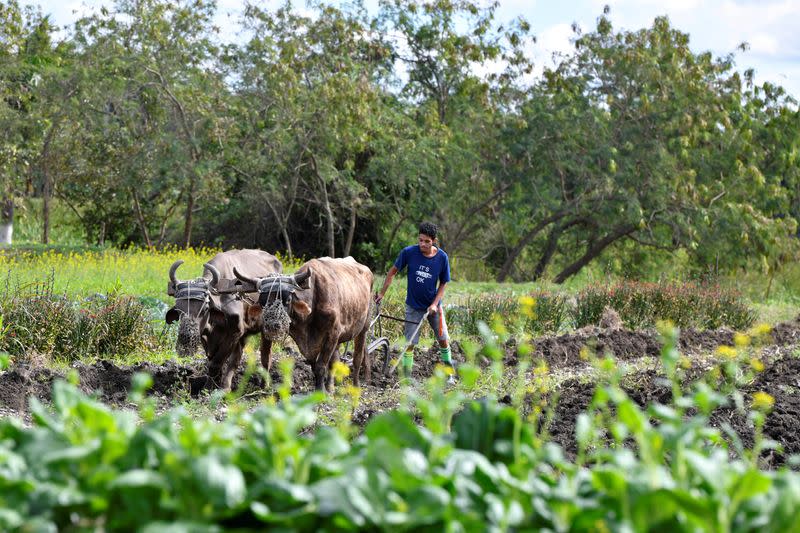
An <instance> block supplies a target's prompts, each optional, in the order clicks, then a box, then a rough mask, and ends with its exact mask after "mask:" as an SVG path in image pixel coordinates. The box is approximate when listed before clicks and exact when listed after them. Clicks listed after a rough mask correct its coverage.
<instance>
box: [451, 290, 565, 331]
mask: <svg viewBox="0 0 800 533" xmlns="http://www.w3.org/2000/svg"><path fill="white" fill-rule="evenodd" d="M528 298H532V299H533V302H534V303H533V305H532V306H530V309H529V312H528V313H527V314H521V311H520V297H519V296H514V295H507V294H497V293H495V294H492V293H489V294H470V295H469V296H467V297H466V298H465V299H462V300H461V303H460V304H456V305H449V306H448V307H447V309H446V313H445V316H446V318H447V323H448V324H453V325H454V326H455V327H457V328H459V331H460V332H461V333H462V334H464V335H468V336H472V337H477V336H478V335H479V334H480V323H481V322H483V323H491V322H492V321H493V318H494V317H495V316H500V317H511V316H520V317H521V319H520V322H519V323H518V326H519V327H520V328H521V330H522V332H525V333H529V334H533V335H543V334H552V333H556V332H558V331H559V329H560V328H561V327H562V325H564V324H565V320H566V319H567V316H568V315H567V313H568V305H567V298H566V296H565V295H564V294H563V293H556V292H552V293H551V292H545V291H537V292H534V293H532V294H531V295H529V296H528Z"/></svg>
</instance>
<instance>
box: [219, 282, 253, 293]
mask: <svg viewBox="0 0 800 533" xmlns="http://www.w3.org/2000/svg"><path fill="white" fill-rule="evenodd" d="M216 290H217V292H218V293H219V294H232V293H235V292H258V290H256V286H255V285H254V284H252V283H250V282H248V281H242V280H240V279H226V278H222V279H221V280H219V283H217V286H216Z"/></svg>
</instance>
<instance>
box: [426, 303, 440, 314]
mask: <svg viewBox="0 0 800 533" xmlns="http://www.w3.org/2000/svg"><path fill="white" fill-rule="evenodd" d="M438 312H439V304H438V303H435V304H431V305H430V307H428V316H433V315H435V314H436V313H438Z"/></svg>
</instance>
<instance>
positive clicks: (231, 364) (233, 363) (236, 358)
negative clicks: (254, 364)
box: [222, 340, 244, 391]
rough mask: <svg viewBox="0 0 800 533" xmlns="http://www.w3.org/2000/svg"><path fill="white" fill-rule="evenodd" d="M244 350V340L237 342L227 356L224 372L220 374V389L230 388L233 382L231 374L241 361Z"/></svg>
mask: <svg viewBox="0 0 800 533" xmlns="http://www.w3.org/2000/svg"><path fill="white" fill-rule="evenodd" d="M243 352H244V340H241V341H239V342H237V343H236V344H235V345H234V347H233V350H231V354H230V356H229V357H228V364H227V365H226V366H225V372H224V374H223V375H222V389H223V390H225V391H230V390H231V384H232V383H233V374H234V373H236V370H237V369H238V368H239V363H240V362H241V361H242V353H243Z"/></svg>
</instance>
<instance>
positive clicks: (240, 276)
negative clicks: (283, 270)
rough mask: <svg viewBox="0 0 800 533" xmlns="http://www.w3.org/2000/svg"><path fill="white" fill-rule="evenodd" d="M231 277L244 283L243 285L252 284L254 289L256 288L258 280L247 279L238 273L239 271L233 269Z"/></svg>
mask: <svg viewBox="0 0 800 533" xmlns="http://www.w3.org/2000/svg"><path fill="white" fill-rule="evenodd" d="M233 275H234V276H236V278H237V279H239V280H241V281H244V282H245V283H252V284H253V286H254V287H258V278H248V277H247V276H245V275H244V274H242V273H241V272H239V270H238V269H237V268H236V267H233Z"/></svg>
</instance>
